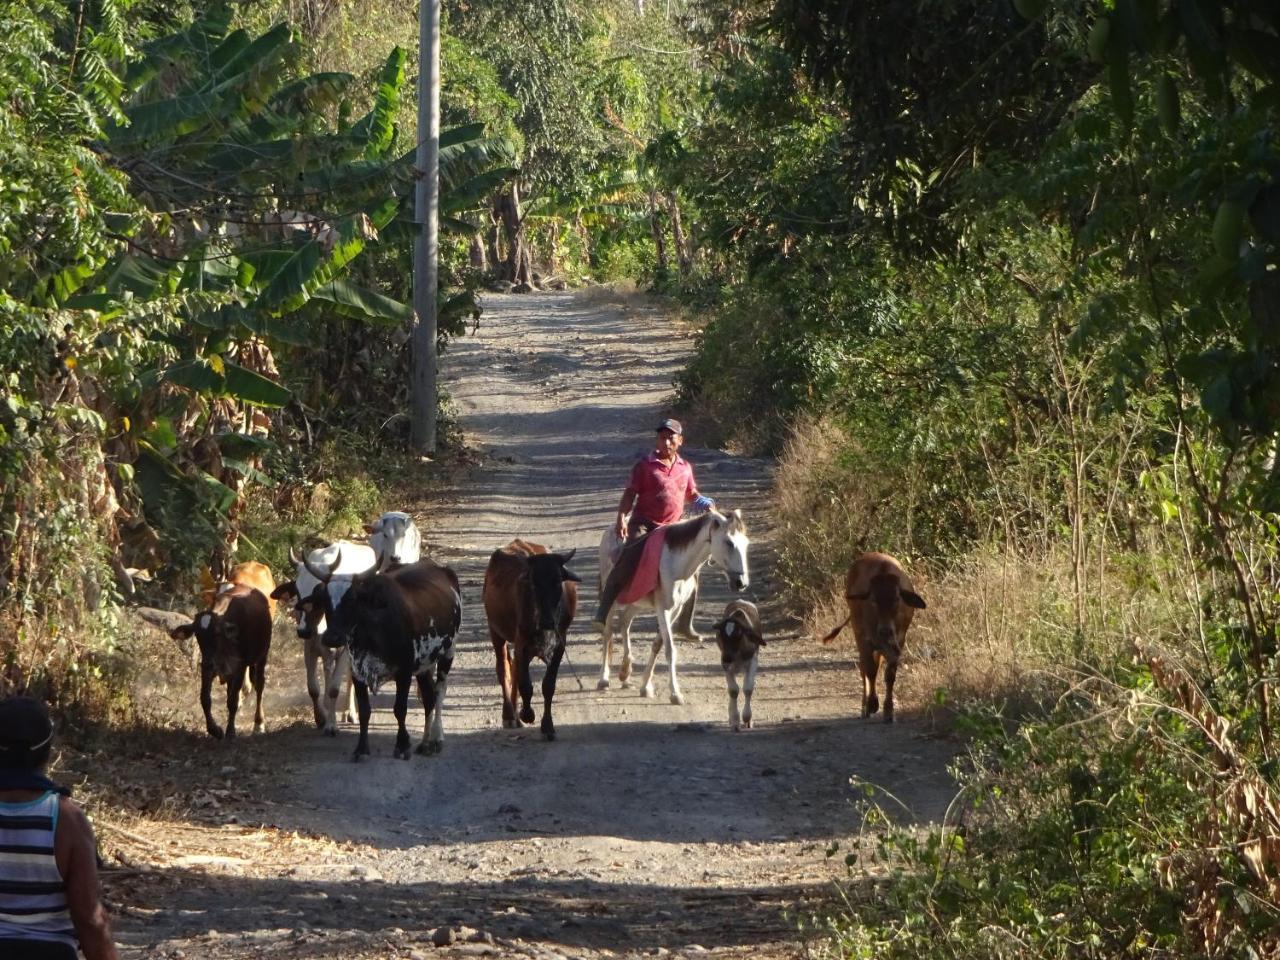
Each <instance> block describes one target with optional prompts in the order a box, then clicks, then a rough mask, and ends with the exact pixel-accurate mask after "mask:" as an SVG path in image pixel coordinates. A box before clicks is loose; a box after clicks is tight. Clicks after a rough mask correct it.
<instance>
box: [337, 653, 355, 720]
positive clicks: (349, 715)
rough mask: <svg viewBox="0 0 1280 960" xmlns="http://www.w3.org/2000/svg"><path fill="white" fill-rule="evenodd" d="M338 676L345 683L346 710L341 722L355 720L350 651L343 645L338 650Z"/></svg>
mask: <svg viewBox="0 0 1280 960" xmlns="http://www.w3.org/2000/svg"><path fill="white" fill-rule="evenodd" d="M337 671H338V676H339V677H341V678H342V679H341V682H342V683H345V684H346V685H347V712H346V713H345V714H343V717H342V722H343V723H355V722H356V688H355V686H354V685H352V683H351V651H350V649H348V648H347V647H343V648H342V649H341V650H340V651H338V666H337Z"/></svg>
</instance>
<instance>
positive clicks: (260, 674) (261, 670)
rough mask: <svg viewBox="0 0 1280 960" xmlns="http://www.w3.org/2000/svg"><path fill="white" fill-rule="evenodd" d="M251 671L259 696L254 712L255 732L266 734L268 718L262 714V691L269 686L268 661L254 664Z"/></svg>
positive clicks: (254, 689) (256, 692) (255, 689)
mask: <svg viewBox="0 0 1280 960" xmlns="http://www.w3.org/2000/svg"><path fill="white" fill-rule="evenodd" d="M249 671H250V675H251V676H252V677H253V691H254V694H255V695H256V696H257V701H256V703H255V704H254V710H253V732H254V733H264V732H265V731H266V729H267V718H266V716H264V715H263V713H262V689H263V687H265V686H266V685H267V661H266V660H263V661H262V662H261V663H256V664H254V665H253V666H252V667H250V668H249Z"/></svg>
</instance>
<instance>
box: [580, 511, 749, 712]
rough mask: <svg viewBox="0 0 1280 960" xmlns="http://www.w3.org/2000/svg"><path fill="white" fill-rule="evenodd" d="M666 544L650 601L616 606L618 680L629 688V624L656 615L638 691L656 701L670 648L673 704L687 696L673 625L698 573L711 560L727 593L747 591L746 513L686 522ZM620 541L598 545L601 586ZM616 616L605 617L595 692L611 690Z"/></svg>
mask: <svg viewBox="0 0 1280 960" xmlns="http://www.w3.org/2000/svg"><path fill="white" fill-rule="evenodd" d="M663 529H664V530H665V534H664V536H665V537H666V540H665V542H664V543H663V545H662V557H661V559H660V560H659V561H658V585H657V587H656V588H655V589H654V591H653V592H652V593H651V594H649V595H648V596H647V597H644V598H642V599H640V600H637V601H635V602H634V603H630V604H627V605H626V606H620V605H618V604H614V607H613V609H614V610H617V611H618V612H619V616H618V629H619V630H620V631H621V633H622V651H623V653H622V666H621V667H620V668H619V670H618V679H619V680H620V681H622V685H623V686H624V687H626V686H629V683H628V680H629V679H630V677H631V621H632V620H634V619H635V618H636V617H637V616H638V615H639V614H640V613H641V612H642V611H643V610H645V609H652V610H653V611H654V613H655V614H657V617H658V636H657V639H655V640H654V641H653V649H652V651H651V652H650V655H649V665H648V667H646V668H645V672H644V682H643V683H642V685H641V687H640V696H642V697H652V696H653V670H654V667H655V666H656V665H657V663H658V650H659V649H660V648H661V647H662V646H664V645H665V646H666V650H667V663H668V665H669V666H670V670H671V702H672V703H684V695H683V694H682V693H681V692H680V681H679V680H678V679H677V678H676V646H675V643H674V641H673V639H672V636H671V623H672V620H673V619H674V618H675V615H676V613H677V612H678V611H679V610H680V609H681V608H682V607H683V606H684V604H685V602H686V601H687V600H688V599H689V598H690V597H691V596H692V595H693V591H694V586H695V583H696V578H697V576H698V571H699V570H701V569H702V565H703V564H704V563H706V562H707V561H708V560H711V561H712V562H713V563H715V564H716V565H718V566H719V567H720V568H721V569H723V570H724V575H725V579H727V580H728V581H729V587H730V588H731V589H733V590H735V591H737V592H741V591H743V590H745V589H746V588H747V583H748V581H749V578H748V576H747V547H748V546H749V545H750V540H749V539H748V538H747V528H746V524H744V523H743V521H742V511H740V510H735V511H733V513H731V514H729V515H728V516H725V515H724V514H722V513H718V512H717V511H715V510H708V511H707V512H706V513H704V514H703V515H702V516H700V517H695V518H694V519H692V520H682V521H680V522H679V523H672V524H669V525H667V526H666V527H665V528H663ZM618 545H619V541H618V535H617V533H616V532H615V531H613V530H608V531H606V532H605V535H604V536H603V537H602V538H601V540H600V582H601V584H603V583H604V581H605V580H606V579H607V578H608V576H609V571H610V570H611V569H613V565H614V563H616V556H617V549H616V548H617V547H618ZM613 623H614V618H613V611H611V610H607V611H605V627H604V632H603V634H602V635H601V640H602V644H603V648H604V649H603V654H604V665H603V669H602V670H601V672H600V681H599V683H597V684H596V686H597V688H598V689H600V690H604V689H606V688H607V687H608V686H609V660H610V658H611V654H612V652H613V634H614V627H613Z"/></svg>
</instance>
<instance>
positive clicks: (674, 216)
mask: <svg viewBox="0 0 1280 960" xmlns="http://www.w3.org/2000/svg"><path fill="white" fill-rule="evenodd" d="M667 213H668V214H670V215H671V235H672V236H673V237H674V238H675V241H676V263H677V264H679V266H680V276H682V277H687V276H689V271H690V270H691V269H692V268H693V249H692V247H691V246H690V244H689V238H688V237H687V236H685V232H684V224H683V223H682V222H681V220H680V203H679V202H678V201H677V200H676V192H675V191H674V190H672V191H671V192H670V193H668V194H667Z"/></svg>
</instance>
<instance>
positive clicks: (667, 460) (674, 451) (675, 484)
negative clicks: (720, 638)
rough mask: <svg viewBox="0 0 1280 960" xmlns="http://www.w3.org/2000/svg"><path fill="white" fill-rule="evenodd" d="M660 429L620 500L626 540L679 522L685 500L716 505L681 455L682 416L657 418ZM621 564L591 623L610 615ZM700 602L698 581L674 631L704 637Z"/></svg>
mask: <svg viewBox="0 0 1280 960" xmlns="http://www.w3.org/2000/svg"><path fill="white" fill-rule="evenodd" d="M657 434H658V437H657V441H656V443H655V444H654V450H653V452H652V453H650V454H649V455H648V456H646V457H645V458H644V459H642V460H639V461H637V463H636V465H635V466H634V467H632V469H631V479H630V480H629V481H628V482H627V488H626V489H625V490H623V491H622V500H621V501H619V503H618V516H617V525H618V526H617V533H618V539H619V540H621V541H622V542H623V543H624V544H625V543H629V542H631V541H634V540H637V539H639V538H640V537H642V536H644V535H645V534H646V533H648V532H649V531H650V530H654V529H656V528H658V527H661V526H664V525H666V524H668V523H675V522H676V521H677V520H679V519H680V518H681V517H683V516H684V511H685V506H686V505H688V506H689V507H691V508H692V509H693V511H694V512H695V513H705V512H706V511H707V510H710V509H711V508H712V507H713V506H715V504H714V502H713V501H712V500H711V498H710V497H704V496H702V494H700V493H699V492H698V485H697V483H696V482H695V481H694V479H693V467H692V466H691V465H690V464H689V462H688V461H687V460H685V459H684V458H683V457H681V456H680V453H679V451H680V445H681V444H682V443H684V428H683V427H682V426H681V424H680V421H679V420H670V419H668V420H663V421H662V422H661V423H659V424H658V428H657ZM618 569H619V567H618V565H617V564H615V565H614V568H613V570H611V571H610V573H609V578H608V579H607V580H606V581H605V584H604V589H603V590H601V592H600V606H599V608H598V609H597V610H596V615H595V619H594V621H593V626H595V627H596V628H597V629H599V630H603V629H604V622H605V617H607V616H608V615H609V610H610V609H611V608H612V607H613V601H614V599H615V598H616V597H617V596H618V593H619V592H620V591H621V590H622V588H623V587H625V586H626V584H625V583H620V582H618V581H619V577H618V576H617V575H616V574H617V571H618ZM697 604H698V591H697V586H696V584H695V587H694V592H693V596H692V597H690V598H689V602H688V603H686V604H685V605H684V608H683V609H682V610H681V611H680V613H679V616H678V619H677V621H676V623H675V624H674V629H673V631H672V632H673V633H674V634H675V635H676V636H677V637H681V638H683V639H686V640H701V639H702V637H700V636H699V635H698V633H697V631H696V630H694V628H693V611H694V608H695V607H696V606H697Z"/></svg>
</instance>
